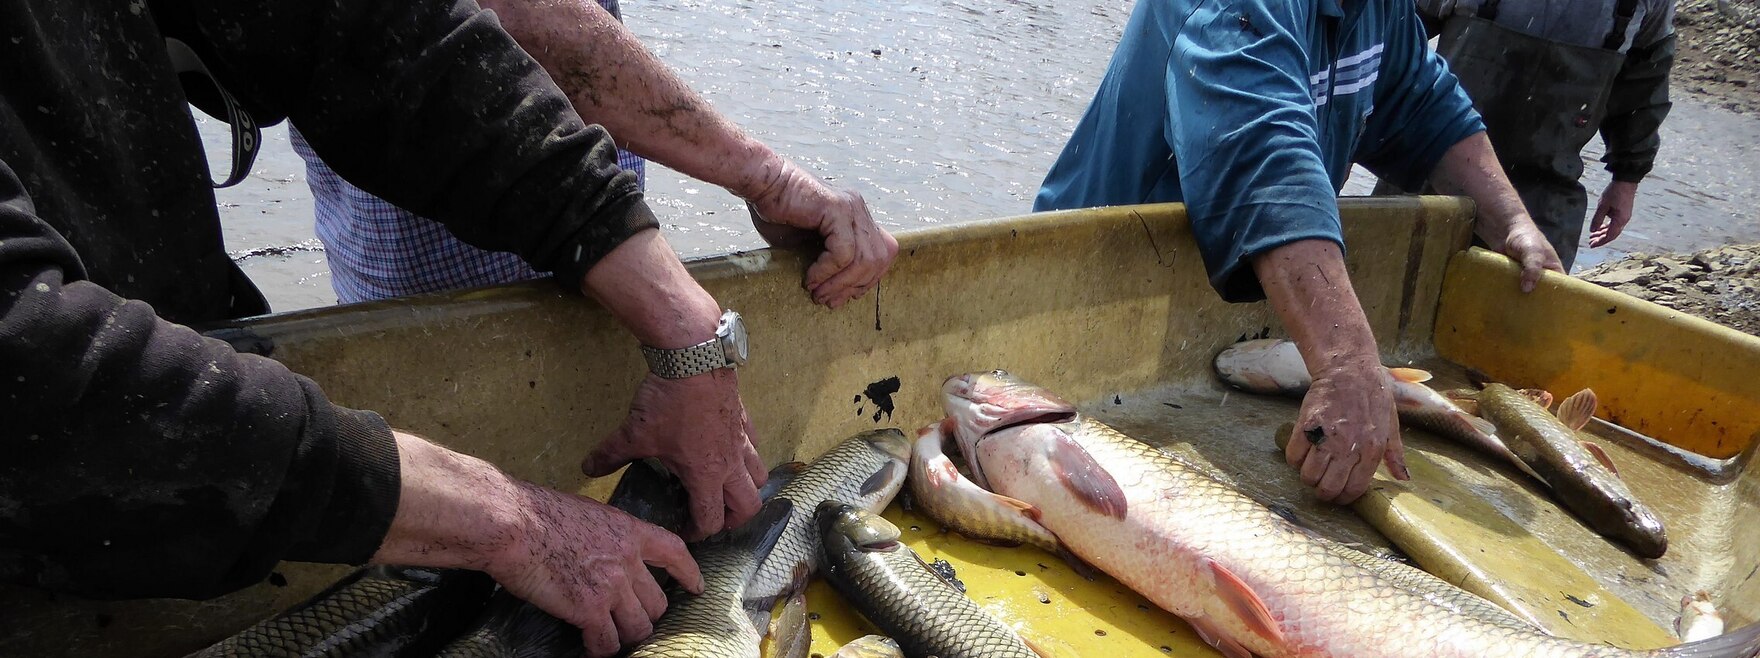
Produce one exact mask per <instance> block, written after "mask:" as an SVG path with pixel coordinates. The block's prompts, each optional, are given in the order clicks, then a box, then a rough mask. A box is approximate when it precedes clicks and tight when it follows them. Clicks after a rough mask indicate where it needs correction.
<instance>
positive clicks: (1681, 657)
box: [1649, 623, 1760, 658]
mask: <svg viewBox="0 0 1760 658" xmlns="http://www.w3.org/2000/svg"><path fill="white" fill-rule="evenodd" d="M1649 655H1651V656H1656V657H1657V658H1754V656H1756V655H1760V623H1753V624H1748V625H1747V626H1744V627H1742V628H1740V629H1737V630H1735V631H1731V632H1729V633H1725V634H1723V635H1719V636H1717V637H1713V638H1707V639H1704V640H1700V641H1698V642H1688V643H1686V644H1682V645H1679V646H1673V647H1669V648H1667V649H1657V650H1656V651H1652V652H1650V654H1649Z"/></svg>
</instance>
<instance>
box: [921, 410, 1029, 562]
mask: <svg viewBox="0 0 1760 658" xmlns="http://www.w3.org/2000/svg"><path fill="white" fill-rule="evenodd" d="M950 429H951V428H950V427H948V426H947V425H946V423H935V424H932V425H929V426H928V427H925V428H923V429H921V430H919V431H918V432H917V440H916V443H914V444H912V449H911V470H910V477H908V478H905V482H907V483H909V484H910V486H911V501H912V503H914V504H915V505H916V506H917V507H920V508H922V510H923V512H924V513H926V514H928V515H929V516H930V517H931V518H934V519H935V520H936V521H939V522H940V523H941V524H942V525H944V526H947V527H948V528H949V529H951V530H953V531H955V532H958V533H960V534H961V535H964V536H966V537H967V538H971V539H975V540H977V541H980V542H989V543H996V544H1004V545H1013V546H1018V545H1020V544H1028V545H1031V546H1036V547H1038V548H1040V549H1041V550H1044V551H1046V552H1048V553H1053V554H1061V553H1063V552H1064V550H1063V544H1062V542H1059V541H1058V540H1057V535H1054V534H1051V531H1049V530H1046V529H1045V526H1042V525H1039V523H1038V516H1039V510H1038V509H1037V508H1035V507H1033V506H1032V505H1028V504H1026V503H1023V502H1021V501H1018V500H1015V499H1013V498H1009V497H1007V496H999V495H996V494H994V493H991V492H989V491H986V490H984V488H983V487H980V486H978V485H977V484H975V483H973V482H972V481H971V480H969V479H967V478H966V477H965V476H963V475H961V474H960V472H959V469H958V468H957V467H955V466H954V465H953V461H952V460H950V459H948V458H947V455H946V453H944V452H943V446H944V445H945V443H946V442H947V441H948V440H951V439H952V438H953V437H952V436H951V432H950Z"/></svg>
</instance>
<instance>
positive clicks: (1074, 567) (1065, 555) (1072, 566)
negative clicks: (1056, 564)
mask: <svg viewBox="0 0 1760 658" xmlns="http://www.w3.org/2000/svg"><path fill="white" fill-rule="evenodd" d="M1057 557H1059V558H1062V559H1063V563H1064V564H1067V565H1069V570H1070V571H1074V572H1076V575H1078V576H1081V577H1082V580H1086V581H1089V582H1092V581H1093V580H1094V579H1095V578H1099V577H1100V570H1099V569H1095V568H1094V565H1091V564H1088V561H1087V560H1083V559H1082V557H1081V556H1079V555H1076V554H1075V553H1072V552H1070V550H1069V547H1068V546H1064V545H1063V544H1058V545H1057Z"/></svg>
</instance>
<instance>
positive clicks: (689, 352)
mask: <svg viewBox="0 0 1760 658" xmlns="http://www.w3.org/2000/svg"><path fill="white" fill-rule="evenodd" d="M747 350H748V346H747V344H746V323H745V321H744V320H741V319H740V317H739V314H738V313H735V312H733V311H731V310H730V311H727V312H725V313H722V314H721V322H719V323H717V324H716V325H715V337H714V338H710V339H709V340H705V341H703V342H701V343H697V344H695V345H692V346H690V347H681V348H678V349H672V350H666V349H660V348H658V347H648V346H647V345H643V346H642V356H643V357H645V358H647V359H648V371H649V372H652V373H654V374H656V375H659V376H661V377H664V378H666V379H684V378H686V377H695V376H697V375H701V374H703V373H705V372H709V371H711V370H715V369H718V368H737V367H739V366H743V365H745V364H746V354H747Z"/></svg>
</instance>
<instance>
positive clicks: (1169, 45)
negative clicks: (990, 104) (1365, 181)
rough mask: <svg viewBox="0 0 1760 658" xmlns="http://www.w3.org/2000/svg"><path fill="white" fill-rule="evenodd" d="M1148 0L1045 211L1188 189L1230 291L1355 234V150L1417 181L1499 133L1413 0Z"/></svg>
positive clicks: (1403, 181)
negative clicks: (1478, 136) (1266, 266)
mask: <svg viewBox="0 0 1760 658" xmlns="http://www.w3.org/2000/svg"><path fill="white" fill-rule="evenodd" d="M1347 4H1348V8H1346V7H1341V6H1340V5H1339V3H1338V2H1337V0H1316V1H1308V2H1300V1H1290V2H1271V1H1267V0H1232V1H1231V0H1140V1H1139V2H1138V3H1137V6H1136V9H1135V11H1134V12H1133V13H1132V15H1131V19H1130V22H1129V23H1128V24H1127V25H1126V26H1125V32H1124V36H1123V38H1122V39H1121V40H1120V41H1119V44H1118V49H1117V50H1116V51H1115V52H1114V53H1113V55H1112V63H1111V65H1110V66H1109V67H1108V68H1107V71H1106V76H1105V77H1104V78H1103V79H1102V80H1101V82H1100V90H1099V91H1098V92H1097V93H1096V94H1095V96H1094V101H1093V103H1092V104H1090V105H1089V106H1088V111H1087V113H1086V114H1084V115H1083V116H1082V119H1081V121H1080V122H1079V123H1077V124H1076V128H1075V132H1074V134H1072V135H1071V136H1070V140H1069V143H1068V144H1067V145H1065V146H1064V149H1063V153H1062V155H1060V156H1059V157H1058V159H1057V161H1056V162H1055V163H1054V164H1053V165H1052V166H1051V171H1050V173H1048V174H1047V175H1046V177H1045V183H1044V186H1043V188H1042V189H1040V191H1039V196H1038V199H1037V201H1036V202H1035V204H1034V210H1063V209H1070V208H1087V207H1094V206H1106V205H1123V204H1135V203H1153V202H1167V201H1183V202H1185V204H1186V212H1187V216H1188V217H1189V218H1190V221H1191V225H1192V232H1193V234H1194V235H1195V236H1196V238H1197V241H1198V248H1199V250H1200V251H1201V252H1202V253H1203V256H1204V265H1205V267H1206V268H1207V269H1208V270H1209V272H1210V283H1211V285H1212V286H1214V287H1215V288H1216V290H1217V292H1218V293H1221V295H1222V296H1223V298H1224V299H1227V300H1229V301H1251V300H1255V299H1260V298H1263V296H1264V291H1263V290H1261V289H1260V287H1259V282H1258V279H1257V277H1255V276H1254V275H1253V271H1252V268H1251V267H1242V265H1244V264H1245V263H1246V259H1248V258H1250V257H1252V256H1254V255H1256V254H1258V253H1261V252H1263V251H1266V250H1269V249H1273V248H1276V247H1279V246H1282V245H1284V244H1288V243H1290V242H1295V241H1298V240H1307V239H1322V240H1331V241H1333V242H1336V243H1339V244H1340V246H1341V247H1342V245H1343V238H1342V237H1341V234H1340V232H1339V221H1338V203H1337V195H1338V191H1339V190H1340V189H1342V188H1343V187H1344V182H1345V178H1346V177H1347V176H1348V175H1349V174H1350V166H1351V163H1352V161H1357V162H1361V163H1363V165H1364V166H1366V167H1368V168H1369V169H1370V170H1371V171H1374V172H1375V173H1376V174H1378V175H1381V176H1382V177H1384V178H1387V179H1388V180H1389V181H1391V182H1394V183H1397V184H1400V185H1402V186H1404V187H1407V188H1408V189H1413V188H1416V187H1417V184H1418V183H1420V182H1421V181H1423V180H1424V178H1426V177H1427V176H1428V175H1429V172H1430V170H1431V169H1433V168H1434V167H1435V165H1436V163H1437V161H1439V160H1440V159H1441V158H1442V155H1443V153H1444V152H1446V151H1447V150H1448V148H1449V147H1451V146H1453V145H1454V144H1455V143H1457V142H1459V141H1460V140H1462V139H1465V138H1467V137H1469V136H1471V135H1472V134H1474V133H1477V132H1480V131H1483V130H1484V129H1485V128H1484V125H1483V123H1481V122H1480V120H1479V115H1478V114H1477V113H1476V112H1474V111H1473V105H1472V103H1471V102H1470V101H1469V100H1468V99H1467V96H1466V94H1465V93H1463V92H1462V91H1461V89H1460V86H1459V85H1458V84H1457V83H1456V82H1455V79H1454V76H1453V75H1451V74H1450V73H1449V72H1448V68H1447V64H1446V63H1444V62H1443V60H1442V58H1441V57H1438V56H1437V55H1436V54H1435V53H1433V52H1431V51H1430V49H1429V47H1428V45H1427V44H1426V43H1425V35H1424V30H1423V27H1422V25H1421V24H1420V23H1419V22H1418V18H1417V15H1416V13H1415V11H1414V10H1413V5H1412V2H1411V0H1352V1H1350V2H1348V3H1347Z"/></svg>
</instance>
